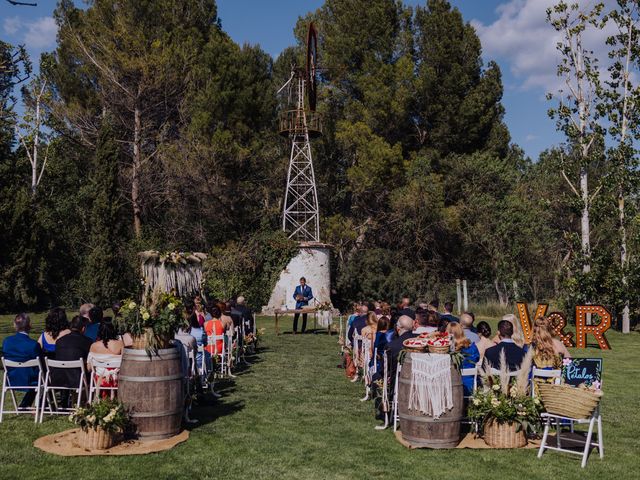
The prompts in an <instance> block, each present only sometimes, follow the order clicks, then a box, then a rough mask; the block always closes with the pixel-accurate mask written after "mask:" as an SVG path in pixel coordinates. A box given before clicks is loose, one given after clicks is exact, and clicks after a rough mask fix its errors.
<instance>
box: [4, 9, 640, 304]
mask: <svg viewBox="0 0 640 480" xmlns="http://www.w3.org/2000/svg"><path fill="white" fill-rule="evenodd" d="M626 4H627V2H622V1H621V2H620V6H619V7H618V8H617V9H616V10H614V12H615V13H614V14H613V15H612V12H603V11H602V10H598V11H594V12H592V13H593V17H588V16H583V17H581V18H582V20H581V21H582V24H581V25H583V26H585V28H586V27H588V26H591V27H593V28H599V27H598V25H597V22H596V21H595V20H594V21H593V22H591V23H589V21H590V20H589V18H595V19H599V20H600V21H602V20H603V18H604V15H608V17H607V18H613V19H617V20H616V21H618V23H619V24H620V25H623V26H625V25H626V26H629V25H632V26H631V27H630V28H631V29H630V30H629V32H630V35H629V36H626V37H625V36H624V35H623V34H622V33H621V34H620V36H618V37H616V38H615V39H613V40H611V43H610V45H612V47H611V48H612V50H613V49H614V48H617V50H616V52H617V55H618V57H619V61H618V62H617V63H615V64H614V67H612V68H614V70H612V73H611V75H610V78H611V82H610V83H609V84H608V85H605V86H602V85H601V86H599V88H600V90H599V92H600V93H598V95H597V97H598V98H600V99H601V101H600V102H599V103H597V102H596V103H597V105H595V107H594V112H600V113H599V115H601V116H605V114H604V113H602V112H606V111H608V112H610V115H609V121H608V123H606V125H605V122H600V123H597V124H596V123H594V124H585V128H584V129H583V131H582V132H580V131H576V129H574V128H572V126H571V119H570V117H571V115H572V114H573V113H575V111H577V110H575V111H572V110H571V108H570V107H567V102H566V101H565V102H564V103H560V108H558V109H557V110H556V111H554V112H553V113H554V115H555V116H556V120H557V121H558V125H559V128H561V129H562V130H563V131H564V132H565V134H566V137H567V141H566V144H565V145H564V146H562V148H560V147H558V148H554V149H550V150H548V151H546V152H544V153H543V154H542V155H541V156H540V158H539V159H535V160H534V161H532V160H531V159H529V158H527V157H526V156H525V155H524V153H523V151H522V150H521V149H520V148H519V147H518V146H517V145H515V144H513V143H512V142H511V138H510V135H509V131H508V128H507V127H506V125H505V123H504V122H503V115H504V108H503V106H502V103H501V99H502V93H503V86H502V80H501V72H500V68H499V66H498V65H497V64H496V63H495V62H493V61H487V62H486V64H485V63H484V62H483V59H482V46H481V43H480V40H479V38H478V36H477V34H476V32H475V30H474V28H473V27H472V26H471V25H470V24H469V23H468V22H466V21H465V20H464V19H463V18H462V15H461V13H460V12H459V11H458V10H457V9H455V8H452V7H451V6H450V4H449V3H448V2H447V1H445V0H428V1H427V2H426V4H425V5H424V6H418V7H416V8H410V7H408V6H406V5H404V4H403V3H402V2H401V1H399V0H397V1H396V0H326V1H325V3H324V5H323V6H322V7H321V8H319V9H318V10H317V11H315V12H311V13H309V14H308V15H307V16H306V17H305V18H300V19H299V21H298V23H297V25H296V27H295V34H296V37H297V38H298V40H299V41H298V43H297V44H296V45H293V46H291V47H289V48H287V49H285V51H283V52H282V53H281V55H279V56H278V58H277V59H275V60H274V59H272V58H271V57H270V56H269V55H268V54H267V53H265V52H264V51H263V50H262V49H261V48H260V47H259V46H250V45H244V46H239V45H237V44H236V43H234V42H233V41H232V40H231V38H230V37H229V36H228V35H227V34H226V33H225V31H224V19H220V18H219V17H218V16H217V11H216V3H215V1H214V0H184V1H180V2H177V1H174V0H157V1H133V0H94V1H92V2H90V4H89V6H88V7H86V8H77V7H75V6H74V3H73V2H72V1H70V0H61V1H60V2H59V3H58V6H57V8H56V11H55V19H56V22H57V24H58V27H59V32H58V44H57V47H56V49H55V50H54V51H53V52H51V53H48V54H45V55H43V56H42V58H41V59H40V73H39V75H38V77H37V78H32V79H31V80H30V83H29V82H23V84H24V85H25V88H24V89H23V90H24V93H23V99H24V101H25V104H26V106H27V108H26V112H27V114H25V118H23V119H22V120H20V119H17V118H16V115H15V114H14V112H13V109H12V104H13V102H14V101H15V99H14V98H12V92H15V89H16V87H15V84H16V83H17V82H19V81H21V80H23V78H24V74H28V71H29V69H30V65H29V62H28V59H27V58H26V56H25V55H24V52H23V51H21V50H19V49H18V48H17V47H13V46H11V45H8V44H5V43H0V58H1V59H2V64H1V65H2V70H0V99H2V118H1V119H0V122H1V123H0V154H1V159H0V182H1V187H2V190H1V193H0V221H1V222H2V225H3V229H2V231H1V232H0V239H1V240H2V244H3V246H4V248H3V249H2V251H1V252H0V308H1V309H3V310H10V309H16V308H42V307H46V306H48V305H52V304H55V303H77V302H79V301H84V300H94V301H96V302H98V303H102V304H107V303H108V302H109V300H110V299H114V298H118V297H119V296H122V295H124V294H126V293H127V292H131V291H134V290H135V289H136V288H137V285H136V283H137V280H136V256H135V255H136V252H137V251H139V250H140V249H143V248H154V249H159V250H168V249H184V250H200V251H208V252H213V253H214V256H215V258H216V260H215V261H214V262H212V265H215V266H217V267H216V268H221V267H220V265H221V263H220V262H221V259H232V258H235V257H234V256H233V255H234V254H233V252H235V251H237V252H243V253H242V255H244V257H243V258H245V257H246V258H249V257H247V255H252V256H251V261H250V262H249V263H250V264H251V265H252V267H251V268H254V269H255V268H258V266H257V264H256V262H258V261H259V259H256V258H255V252H260V251H268V252H272V251H276V250H277V249H275V250H274V249H273V248H272V249H269V248H264V249H263V247H259V248H258V247H256V248H254V249H253V251H252V252H248V251H247V249H246V248H243V245H258V244H260V245H263V244H264V243H265V242H266V243H268V242H269V241H273V242H275V243H274V245H280V244H281V242H282V239H281V237H280V236H277V235H276V236H274V237H273V238H272V239H271V240H270V237H269V235H268V233H269V232H275V231H277V230H278V228H279V225H280V219H281V208H282V200H283V193H284V180H285V173H286V167H287V162H288V157H287V154H288V148H289V147H288V145H287V143H286V142H285V141H284V140H282V139H281V138H279V137H278V136H277V116H278V112H279V110H280V109H281V108H283V107H284V102H285V101H286V99H282V98H280V99H278V98H277V97H276V95H275V92H276V91H277V90H278V88H279V87H280V86H281V85H282V84H283V83H284V82H285V81H286V79H287V78H288V76H289V72H290V68H291V65H292V64H293V63H298V64H301V63H302V60H303V56H304V38H305V35H306V27H307V25H308V22H309V21H311V20H312V21H314V22H315V23H316V25H317V28H318V30H319V51H320V59H321V64H322V73H321V79H320V80H321V82H320V89H319V95H320V96H319V107H318V108H319V110H320V112H321V113H322V115H323V126H324V135H323V137H322V138H321V139H320V140H318V141H317V142H315V143H314V156H315V157H314V161H315V169H316V177H317V181H318V184H319V185H318V191H319V195H320V204H321V212H322V220H321V222H322V223H321V237H322V239H323V240H325V241H327V242H328V243H331V244H332V245H334V247H335V249H334V251H335V262H334V264H333V266H334V284H335V288H336V299H337V300H338V301H344V302H346V301H349V300H355V299H359V298H373V297H378V298H396V297H398V296H400V295H402V294H409V295H412V296H414V297H416V298H417V297H421V298H428V297H429V298H430V297H433V296H440V297H449V298H450V297H451V295H452V285H453V283H454V282H455V279H456V278H466V279H467V280H469V282H470V285H471V286H472V291H473V295H474V297H475V298H476V299H478V298H480V299H486V300H497V301H500V302H501V303H503V304H507V303H509V302H512V301H515V300H521V299H526V300H530V301H542V300H550V299H551V300H556V301H558V302H560V303H561V304H564V306H568V307H571V306H572V305H573V302H576V301H598V302H601V303H604V304H606V305H607V306H608V307H609V308H611V309H612V310H614V311H615V312H622V311H623V310H624V309H625V307H626V306H628V308H630V312H631V315H632V316H635V315H637V313H638V308H639V305H638V300H637V295H634V294H632V293H630V292H635V291H637V287H638V273H639V269H638V265H639V264H638V262H637V261H636V260H635V252H636V251H637V245H638V228H637V223H638V222H637V213H636V205H637V187H635V185H636V182H634V181H633V178H631V177H632V175H633V172H634V170H635V163H634V162H633V159H634V158H635V151H634V150H633V141H632V140H633V139H635V136H636V134H637V130H636V125H635V123H634V122H635V119H636V117H637V112H636V111H635V109H636V106H635V103H633V102H632V105H633V106H632V107H629V108H631V109H632V110H633V111H630V110H629V109H627V110H624V111H623V112H626V113H623V115H626V118H627V119H630V120H629V121H628V122H627V123H626V124H625V127H624V128H625V130H624V132H622V131H621V129H622V127H620V128H618V130H615V129H613V130H611V129H610V127H609V126H610V125H611V124H612V123H613V124H615V122H616V121H617V120H618V119H619V117H620V111H621V110H620V109H621V108H622V107H621V105H622V103H621V101H620V98H621V97H620V95H619V91H620V89H621V88H622V87H625V88H627V90H629V91H631V89H630V86H629V85H627V84H626V83H624V82H623V83H621V82H620V81H619V79H620V78H623V77H624V75H625V71H626V70H624V65H625V63H624V61H623V60H624V58H623V57H624V48H623V47H624V46H625V45H629V44H632V46H633V55H631V56H630V59H631V65H632V69H633V68H636V67H637V65H636V62H637V58H638V57H637V56H636V51H637V45H638V41H637V38H636V37H635V35H636V32H635V23H634V24H632V23H625V22H629V19H630V18H633V15H636V16H637V12H632V11H630V10H627V11H625V10H624V8H623V7H624V6H625V5H626ZM565 7H566V6H565ZM354 12H358V13H357V15H354ZM571 13H572V11H571V10H570V9H569V8H568V7H566V8H564V9H563V7H562V3H560V4H559V7H558V8H557V9H556V10H555V11H550V13H549V15H550V23H551V25H550V27H549V28H550V31H552V28H556V29H557V30H558V31H564V32H565V33H567V32H568V33H567V34H572V35H580V34H581V33H582V30H580V28H578V29H575V25H576V24H575V23H571V22H570V20H571V19H570V15H571ZM573 13H575V12H573ZM616 14H617V15H618V16H617V17H616ZM563 15H564V16H565V17H566V18H565V17H563ZM563 19H565V20H566V21H565V22H564V23H563ZM605 20H606V19H605ZM564 26H568V28H565V30H563V28H564ZM571 28H574V30H571ZM564 53H566V52H564ZM561 54H563V52H561ZM587 55H588V53H587ZM565 57H566V55H565ZM587 59H588V58H587ZM587 65H590V64H589V63H587ZM616 69H617V70H616ZM569 73H571V65H570V64H569V65H568V66H567V65H565V68H564V70H563V69H561V74H569ZM587 73H588V72H587ZM616 79H618V80H616ZM43 85H44V86H45V87H46V88H41V87H42V86H43ZM39 88H40V90H38V89H39ZM39 91H43V92H44V91H46V94H43V95H42V98H40V97H38V96H37V95H36V93H37V92H39ZM633 95H635V91H633ZM634 98H635V97H634ZM574 100H575V99H574ZM40 104H41V105H40ZM38 105H40V107H41V108H42V111H43V112H44V113H43V118H44V120H43V122H44V124H45V125H46V128H43V129H42V135H43V137H38V140H35V133H36V129H35V128H34V123H33V118H34V116H33V115H32V114H31V115H28V113H29V112H34V111H36V108H37V107H38ZM575 105H577V106H576V107H575V108H576V109H578V108H580V107H579V105H578V104H577V103H576V104H575ZM567 108H569V110H567ZM625 108H627V107H625ZM616 112H617V113H616ZM20 122H22V123H23V125H22V127H21V128H20V129H19V131H22V132H23V135H22V136H21V137H20V138H21V140H20V138H19V137H18V136H17V135H16V133H15V127H16V125H18V126H20ZM618 123H620V122H618ZM607 128H609V131H606V129H607ZM45 136H46V138H45ZM611 138H616V139H617V140H618V142H617V143H616V145H617V146H616V147H615V148H613V149H612V148H611V147H610V144H611V140H610V139H611ZM587 143H588V146H589V149H588V151H586V150H585V149H584V148H582V147H584V146H586V144H587ZM34 146H36V147H37V148H38V149H39V150H40V157H41V158H43V155H45V153H44V152H46V158H47V162H46V165H45V166H44V173H43V175H42V178H41V180H40V183H39V184H38V185H37V186H36V187H33V185H32V182H31V181H30V179H31V171H32V168H31V167H32V165H31V163H30V160H29V158H30V157H29V156H28V155H27V152H28V151H30V149H33V148H34ZM614 159H618V160H617V161H614ZM587 174H589V175H590V177H589V178H591V179H592V182H593V179H594V178H595V179H597V182H598V183H597V185H596V184H595V183H594V184H593V185H596V186H593V185H592V186H591V194H590V196H589V198H588V199H587V202H588V205H587V204H585V203H584V197H581V196H580V195H574V192H573V191H572V188H574V187H572V185H573V184H572V183H571V179H574V178H578V177H580V178H582V176H584V175H587ZM574 189H575V188H574ZM593 192H596V194H595V195H594V194H593ZM576 193H578V194H579V193H580V192H576ZM621 202H623V203H622V205H623V206H622V207H621V206H620V205H621ZM585 208H587V209H588V212H589V214H590V218H589V220H590V239H589V240H590V243H589V249H588V250H585V247H584V245H585V244H584V235H583V236H582V238H581V236H580V225H581V221H582V219H583V217H584V212H585ZM621 208H622V209H623V210H620V209H621ZM621 212H622V213H621ZM622 235H624V248H625V253H626V256H625V257H624V258H623V259H622V260H621V259H620V248H621V243H620V239H621V238H622V237H621V236H622ZM581 242H582V243H581ZM225 246H228V248H227V247H225ZM281 250H282V249H281ZM284 250H286V249H284ZM284 250H283V251H284ZM585 255H586V256H587V257H588V264H589V267H590V268H589V269H585V268H584V265H586V264H587V259H586V257H585ZM246 258H245V259H246ZM229 261H230V262H233V260H229ZM243 261H244V260H243ZM269 262H271V263H273V265H277V264H278V261H277V260H274V259H270V260H269ZM271 263H270V264H271ZM237 264H238V265H241V264H242V262H240V261H238V263H237ZM223 270H224V269H223ZM235 270H237V268H235V267H234V268H229V269H228V271H229V272H234V271H235ZM268 271H269V272H270V270H268ZM221 274H222V272H221ZM270 275H271V273H268V275H266V276H270ZM271 276H272V275H271ZM245 280H246V279H244V280H243V281H245ZM216 281H217V287H216V288H219V289H221V290H224V285H222V284H221V283H220V279H219V278H218V279H217V280H216ZM245 283H246V282H245ZM258 290H260V291H262V290H264V289H263V288H261V289H258ZM263 293H264V292H263Z"/></svg>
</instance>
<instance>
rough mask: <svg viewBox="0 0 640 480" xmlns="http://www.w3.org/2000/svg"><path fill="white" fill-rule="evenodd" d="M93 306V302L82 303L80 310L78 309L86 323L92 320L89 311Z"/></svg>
mask: <svg viewBox="0 0 640 480" xmlns="http://www.w3.org/2000/svg"><path fill="white" fill-rule="evenodd" d="M93 307H94V305H93V303H83V304H82V305H80V310H79V311H78V315H80V316H81V317H82V318H84V321H85V323H88V322H90V321H91V319H90V318H89V312H90V311H91V309H92V308H93Z"/></svg>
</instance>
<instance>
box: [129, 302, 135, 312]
mask: <svg viewBox="0 0 640 480" xmlns="http://www.w3.org/2000/svg"><path fill="white" fill-rule="evenodd" d="M134 308H136V302H129V310H133V309H134Z"/></svg>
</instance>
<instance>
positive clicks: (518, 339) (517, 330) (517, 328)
mask: <svg viewBox="0 0 640 480" xmlns="http://www.w3.org/2000/svg"><path fill="white" fill-rule="evenodd" d="M502 320H506V321H508V322H509V323H511V325H512V326H513V336H512V337H511V339H512V340H513V342H514V343H515V344H516V345H518V346H519V347H520V348H524V333H523V332H522V325H521V324H520V320H518V318H516V316H515V315H514V314H512V313H509V314H507V315H505V316H503V317H502ZM493 342H494V343H498V342H500V338H499V334H496V336H495V337H493Z"/></svg>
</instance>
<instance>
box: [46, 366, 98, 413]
mask: <svg viewBox="0 0 640 480" xmlns="http://www.w3.org/2000/svg"><path fill="white" fill-rule="evenodd" d="M44 362H45V365H46V367H47V373H46V374H45V377H44V389H43V392H42V404H41V407H40V423H42V420H43V418H44V413H45V409H46V407H47V406H48V407H49V412H48V413H49V414H50V415H69V414H70V413H71V412H73V410H74V409H75V408H78V407H80V405H82V395H83V394H84V395H85V398H88V397H89V395H88V390H89V386H88V384H87V370H86V368H85V366H84V360H83V359H78V360H51V359H49V358H45V359H44ZM52 368H56V369H59V370H80V381H79V382H78V386H77V387H63V386H59V385H55V384H53V383H52V379H51V373H52V372H51V369H52ZM57 391H63V392H64V391H68V392H69V393H70V394H71V393H75V394H76V395H77V396H78V399H77V401H76V406H75V407H66V406H62V407H61V406H59V405H58V402H57V400H56V392H57ZM49 397H51V398H49ZM52 404H53V407H54V408H52Z"/></svg>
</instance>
